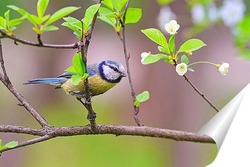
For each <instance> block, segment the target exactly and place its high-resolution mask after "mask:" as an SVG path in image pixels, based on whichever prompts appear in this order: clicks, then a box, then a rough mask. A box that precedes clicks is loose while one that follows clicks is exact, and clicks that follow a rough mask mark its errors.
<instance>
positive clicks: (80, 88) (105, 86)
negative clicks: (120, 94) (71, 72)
mask: <svg viewBox="0 0 250 167" xmlns="http://www.w3.org/2000/svg"><path fill="white" fill-rule="evenodd" d="M88 83H89V89H90V93H91V95H92V96H95V95H99V94H102V93H105V92H106V91H108V90H109V89H111V88H112V87H114V86H115V85H116V83H110V82H107V81H105V80H103V79H102V78H101V77H100V76H99V75H94V76H91V77H89V78H88ZM62 88H63V90H64V91H65V92H66V93H71V92H72V93H80V94H85V86H84V81H80V82H79V84H78V85H74V84H73V83H72V80H71V79H69V80H67V81H66V82H65V83H64V84H63V85H62Z"/></svg>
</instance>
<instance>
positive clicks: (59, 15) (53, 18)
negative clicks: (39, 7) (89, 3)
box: [45, 6, 79, 26]
mask: <svg viewBox="0 0 250 167" xmlns="http://www.w3.org/2000/svg"><path fill="white" fill-rule="evenodd" d="M78 9H79V7H74V6H69V7H65V8H62V9H60V10H58V11H56V12H55V13H54V14H52V15H51V17H50V18H49V20H48V21H47V22H46V23H45V26H48V25H50V24H52V23H54V22H55V21H57V20H59V19H61V18H63V17H65V16H67V15H69V14H70V13H72V12H74V11H76V10H78Z"/></svg>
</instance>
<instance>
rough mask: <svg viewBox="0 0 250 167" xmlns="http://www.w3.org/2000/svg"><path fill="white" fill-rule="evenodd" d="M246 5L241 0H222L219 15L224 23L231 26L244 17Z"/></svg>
mask: <svg viewBox="0 0 250 167" xmlns="http://www.w3.org/2000/svg"><path fill="white" fill-rule="evenodd" d="M245 10H246V6H245V4H244V2H243V1H242V0H224V2H223V5H222V7H221V9H220V15H221V18H222V20H223V22H224V24H225V25H226V26H228V27H232V26H234V25H235V24H237V23H238V22H239V21H241V20H242V19H243V17H244V12H245Z"/></svg>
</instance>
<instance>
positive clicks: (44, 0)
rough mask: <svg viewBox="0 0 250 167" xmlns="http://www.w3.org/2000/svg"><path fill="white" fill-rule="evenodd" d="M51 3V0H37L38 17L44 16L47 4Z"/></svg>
mask: <svg viewBox="0 0 250 167" xmlns="http://www.w3.org/2000/svg"><path fill="white" fill-rule="evenodd" d="M48 4H49V0H39V1H38V2H37V14H38V17H40V18H42V17H43V15H44V13H45V11H46V9H47V6H48Z"/></svg>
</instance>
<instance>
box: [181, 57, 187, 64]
mask: <svg viewBox="0 0 250 167" xmlns="http://www.w3.org/2000/svg"><path fill="white" fill-rule="evenodd" d="M181 62H182V63H185V64H188V63H189V58H188V57H187V56H186V55H183V56H181Z"/></svg>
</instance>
